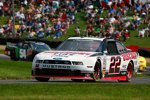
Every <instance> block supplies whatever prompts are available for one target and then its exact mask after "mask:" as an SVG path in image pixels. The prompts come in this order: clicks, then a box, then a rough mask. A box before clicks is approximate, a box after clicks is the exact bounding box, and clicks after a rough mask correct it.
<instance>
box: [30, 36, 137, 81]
mask: <svg viewBox="0 0 150 100" xmlns="http://www.w3.org/2000/svg"><path fill="white" fill-rule="evenodd" d="M138 57H139V55H138V53H137V52H132V51H131V50H129V49H127V48H126V47H125V46H124V45H123V44H122V43H121V42H120V41H116V40H114V39H110V38H92V37H71V38H68V39H67V40H66V41H64V42H63V43H62V44H60V46H58V48H57V49H56V50H55V51H45V52H41V53H39V54H37V55H36V56H35V58H34V60H33V63H32V76H33V77H34V78H35V79H36V80H38V81H48V80H49V78H70V79H72V81H88V80H93V81H97V80H100V79H102V80H117V81H130V80H131V77H132V75H133V72H136V71H137V70H138V68H139V62H138Z"/></svg>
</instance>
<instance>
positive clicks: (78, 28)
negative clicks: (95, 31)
mask: <svg viewBox="0 0 150 100" xmlns="http://www.w3.org/2000/svg"><path fill="white" fill-rule="evenodd" d="M74 31H75V33H76V36H81V34H80V33H81V32H80V27H79V26H78V27H75V29H74Z"/></svg>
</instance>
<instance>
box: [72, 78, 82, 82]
mask: <svg viewBox="0 0 150 100" xmlns="http://www.w3.org/2000/svg"><path fill="white" fill-rule="evenodd" d="M71 80H72V81H73V82H83V80H82V79H71Z"/></svg>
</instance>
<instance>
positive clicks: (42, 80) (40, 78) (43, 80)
mask: <svg viewBox="0 0 150 100" xmlns="http://www.w3.org/2000/svg"><path fill="white" fill-rule="evenodd" d="M35 79H36V80H37V81H40V82H48V80H49V78H43V77H35Z"/></svg>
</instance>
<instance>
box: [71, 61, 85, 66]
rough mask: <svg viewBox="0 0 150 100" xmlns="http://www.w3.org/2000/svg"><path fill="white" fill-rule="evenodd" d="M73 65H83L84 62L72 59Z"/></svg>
mask: <svg viewBox="0 0 150 100" xmlns="http://www.w3.org/2000/svg"><path fill="white" fill-rule="evenodd" d="M72 64H73V65H83V62H80V61H72Z"/></svg>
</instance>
